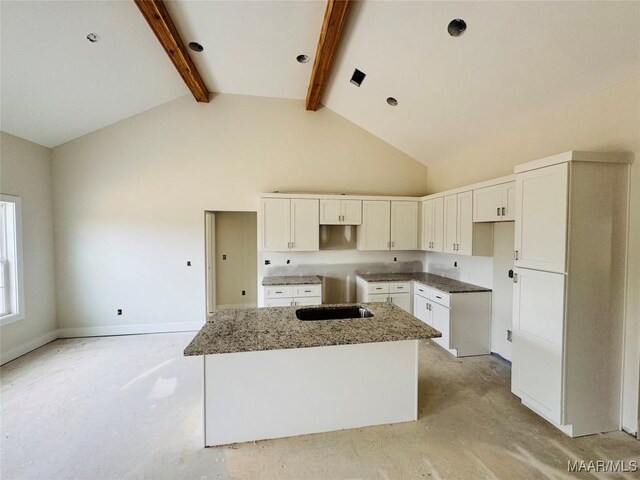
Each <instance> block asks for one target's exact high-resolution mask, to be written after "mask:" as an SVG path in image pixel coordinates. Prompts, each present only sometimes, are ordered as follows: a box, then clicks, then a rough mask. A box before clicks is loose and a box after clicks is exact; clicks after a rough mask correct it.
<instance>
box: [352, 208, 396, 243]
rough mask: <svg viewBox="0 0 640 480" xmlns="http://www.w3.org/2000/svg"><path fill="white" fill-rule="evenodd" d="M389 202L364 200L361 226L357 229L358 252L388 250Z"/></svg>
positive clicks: (389, 234) (389, 235) (389, 236)
mask: <svg viewBox="0 0 640 480" xmlns="http://www.w3.org/2000/svg"><path fill="white" fill-rule="evenodd" d="M390 227H391V202H388V201H383V200H364V201H363V202H362V225H361V226H360V228H359V229H358V250H389V248H390V245H389V244H390V242H391V230H390Z"/></svg>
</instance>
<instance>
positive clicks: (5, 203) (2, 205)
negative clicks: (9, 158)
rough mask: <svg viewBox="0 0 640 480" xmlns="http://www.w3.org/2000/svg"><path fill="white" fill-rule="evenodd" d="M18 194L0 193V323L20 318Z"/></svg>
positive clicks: (22, 315)
mask: <svg viewBox="0 0 640 480" xmlns="http://www.w3.org/2000/svg"><path fill="white" fill-rule="evenodd" d="M20 207H21V204H20V197H13V196H11V195H0V325H6V324H8V323H12V322H15V321H17V320H21V319H23V318H24V295H23V288H22V285H23V283H22V245H21V240H22V235H21V233H22V232H21V208H20Z"/></svg>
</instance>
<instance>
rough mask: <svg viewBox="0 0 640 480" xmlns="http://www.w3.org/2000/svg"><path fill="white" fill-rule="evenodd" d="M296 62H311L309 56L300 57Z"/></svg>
mask: <svg viewBox="0 0 640 480" xmlns="http://www.w3.org/2000/svg"><path fill="white" fill-rule="evenodd" d="M296 60H297V61H298V63H308V62H309V55H304V54H302V55H298V56H297V57H296Z"/></svg>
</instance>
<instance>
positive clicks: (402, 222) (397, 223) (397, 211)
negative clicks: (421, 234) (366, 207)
mask: <svg viewBox="0 0 640 480" xmlns="http://www.w3.org/2000/svg"><path fill="white" fill-rule="evenodd" d="M391 250H418V202H411V201H407V202H404V201H392V202H391Z"/></svg>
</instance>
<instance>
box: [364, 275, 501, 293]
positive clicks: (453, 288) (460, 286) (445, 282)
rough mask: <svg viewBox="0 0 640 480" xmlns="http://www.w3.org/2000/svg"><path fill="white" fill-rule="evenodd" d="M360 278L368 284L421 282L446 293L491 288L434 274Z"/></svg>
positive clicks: (366, 276)
mask: <svg viewBox="0 0 640 480" xmlns="http://www.w3.org/2000/svg"><path fill="white" fill-rule="evenodd" d="M358 276H359V277H360V278H362V279H363V280H366V281H367V282H410V281H415V282H420V283H422V284H424V285H426V286H427V287H432V288H435V289H437V290H440V291H441V292H446V293H469V292H490V291H491V289H490V288H486V287H480V286H478V285H473V284H471V283H465V282H461V281H460V280H454V279H453V278H447V277H441V276H440V275H435V274H433V273H425V272H415V273H362V274H358Z"/></svg>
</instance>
